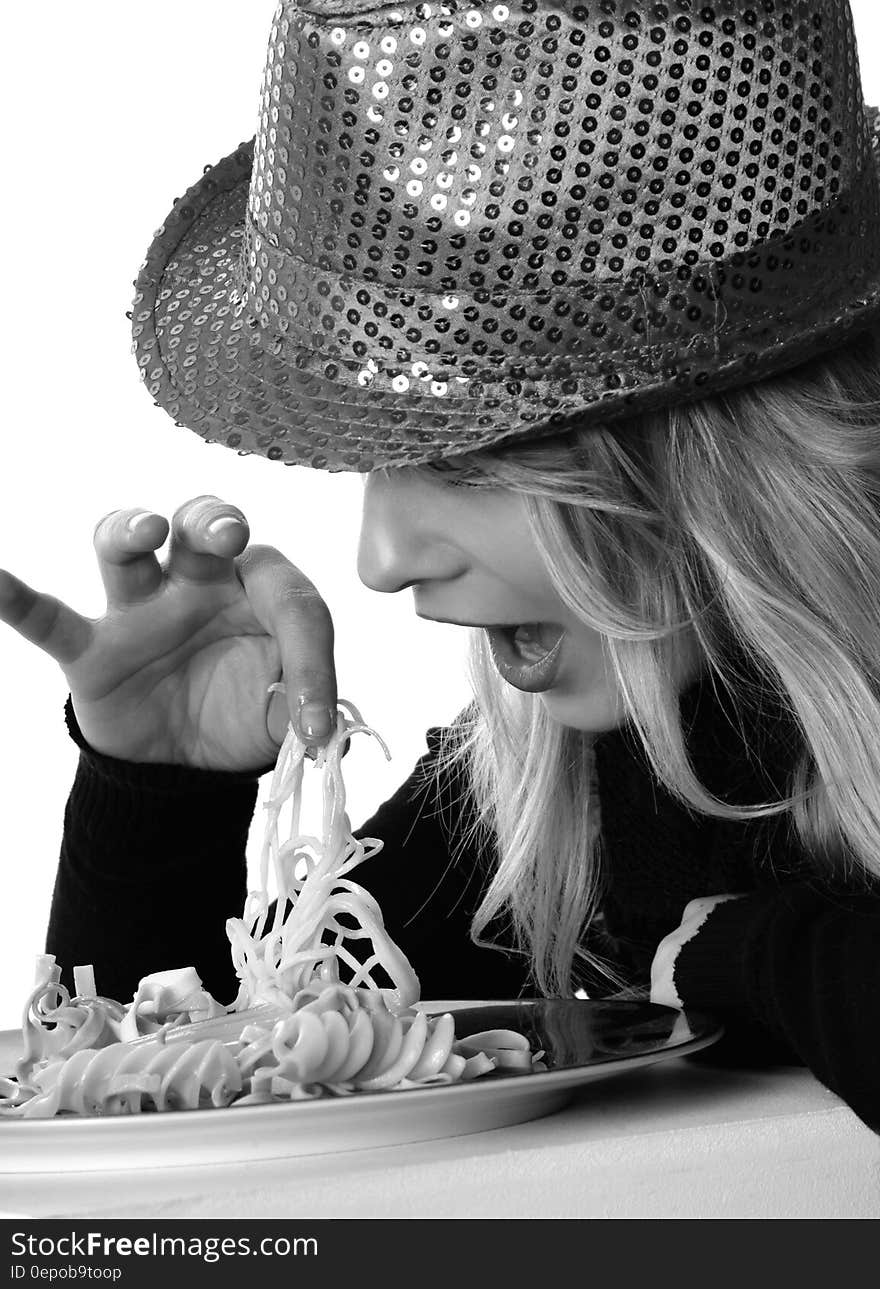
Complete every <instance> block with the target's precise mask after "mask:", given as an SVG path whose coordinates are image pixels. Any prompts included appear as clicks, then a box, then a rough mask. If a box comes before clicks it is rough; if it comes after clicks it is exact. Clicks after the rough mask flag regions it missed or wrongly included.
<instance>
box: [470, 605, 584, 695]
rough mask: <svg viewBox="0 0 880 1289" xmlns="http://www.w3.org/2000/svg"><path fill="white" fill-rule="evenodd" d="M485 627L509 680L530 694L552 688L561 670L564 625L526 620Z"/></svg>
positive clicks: (496, 658)
mask: <svg viewBox="0 0 880 1289" xmlns="http://www.w3.org/2000/svg"><path fill="white" fill-rule="evenodd" d="M485 630H486V635H487V637H488V640H489V646H490V648H491V650H492V657H493V660H494V662H495V666H496V667H497V669H498V672H499V674H500V675H501V676H502V677H503V679H504V680H506V681H507V682H508V684H510V685H513V686H514V687H515V688H516V689H521V690H523V691H524V692H525V693H531V694H536V693H541V692H542V691H544V690H546V689H550V687H551V686H552V685H553V683H554V681H555V679H556V675H557V672H558V670H559V664H560V661H561V656H562V643H563V640H564V639H565V631H564V628H562V627H560V626H557V625H556V624H555V623H552V622H524V623H520V624H518V625H515V626H493V627H486V629H485Z"/></svg>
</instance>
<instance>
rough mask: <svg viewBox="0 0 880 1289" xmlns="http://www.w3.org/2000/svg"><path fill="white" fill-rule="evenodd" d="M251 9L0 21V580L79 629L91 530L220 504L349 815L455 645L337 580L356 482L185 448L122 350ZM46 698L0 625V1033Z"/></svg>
mask: <svg viewBox="0 0 880 1289" xmlns="http://www.w3.org/2000/svg"><path fill="white" fill-rule="evenodd" d="M852 8H853V13H854V16H855V21H856V27H857V30H858V34H859V41H860V48H861V57H862V80H863V85H864V89H865V95H866V98H867V99H868V101H869V102H871V103H878V102H880V57H877V56H876V55H875V50H876V49H877V42H878V36H880V17H878V15H877V13H876V3H875V0H853V3H852ZM274 9H275V0H152V3H151V4H150V5H149V6H145V5H135V4H119V3H111V2H110V0H104V2H103V3H97V2H96V0H92V3H90V4H89V3H81V4H76V5H69V4H66V3H63V0H48V2H47V3H44V4H40V5H14V6H11V5H10V6H7V7H6V10H5V12H4V15H3V63H2V75H0V103H2V122H3V124H2V130H3V153H4V156H3V163H4V167H3V168H4V182H3V190H4V201H3V202H2V205H0V221H2V241H0V246H2V260H0V271H2V275H3V288H4V289H3V294H2V298H0V328H2V354H3V374H2V379H3V392H2V426H0V435H2V438H0V443H2V456H0V471H2V474H0V565H2V566H4V567H6V568H8V569H10V570H11V571H13V572H15V573H16V574H18V576H20V577H22V578H24V579H25V580H26V581H27V582H29V583H30V584H31V585H33V586H36V587H39V588H41V589H44V590H47V591H50V592H52V593H53V594H55V595H58V596H60V597H61V598H63V599H65V600H66V601H67V602H68V603H70V604H72V605H74V606H75V607H76V608H77V609H79V610H80V611H81V612H83V613H86V614H88V615H89V616H94V617H97V616H99V615H100V613H101V612H102V609H103V592H102V588H101V583H100V579H99V577H98V574H97V570H96V567H95V564H94V560H93V558H92V549H91V538H92V530H93V528H94V525H95V523H96V522H97V520H98V519H99V518H100V517H101V516H102V515H104V514H105V513H107V512H108V511H110V510H114V509H116V508H118V507H122V506H144V507H149V508H151V509H154V510H158V511H160V512H161V513H164V514H167V515H169V516H170V514H171V512H172V511H173V510H174V509H175V508H176V507H177V506H178V505H179V504H180V503H181V502H182V501H183V500H185V499H186V498H187V497H191V496H195V495H197V494H199V493H214V494H216V495H217V496H220V497H225V498H228V499H229V500H232V501H234V502H235V503H236V504H237V505H239V506H241V507H242V509H243V510H244V512H245V513H246V514H247V515H248V517H249V519H250V522H251V527H252V534H253V540H254V541H258V542H268V543H271V544H273V545H276V546H278V547H279V548H280V549H281V550H283V551H284V552H285V553H286V554H287V555H288V556H289V557H290V558H291V559H293V560H294V561H295V562H299V563H301V564H302V566H303V567H304V568H305V570H306V571H307V572H308V574H309V576H310V577H311V578H312V579H313V581H315V582H316V583H317V585H318V586H319V587H320V589H321V591H322V593H323V594H324V597H325V599H326V600H327V602H328V603H329V605H330V607H331V610H332V612H333V615H334V619H335V622H336V629H337V642H338V643H337V670H338V675H339V685H340V693H341V694H342V695H343V697H349V698H352V699H353V701H354V702H356V703H357V704H358V705H359V706H360V707H361V709H362V711H363V712H364V715H365V716H366V718H367V720H368V721H372V722H373V723H374V724H375V725H376V726H378V728H379V729H380V731H381V733H382V734H383V735H384V736H385V737H386V739H387V741H388V742H389V744H390V746H391V749H392V752H393V754H394V760H393V762H392V764H391V765H386V764H385V762H384V760H383V758H382V756H381V753H380V751H379V750H378V748H377V747H372V746H369V745H368V744H367V743H366V741H362V745H361V746H360V747H359V748H358V747H356V750H355V752H354V753H353V755H352V757H351V758H350V759H349V761H348V762H347V766H348V775H347V780H348V789H349V800H350V804H351V814H352V818H353V819H354V821H355V822H360V821H361V820H362V819H363V818H365V817H366V815H367V814H368V813H369V812H370V811H371V810H372V808H373V807H374V806H375V805H376V804H377V803H378V802H379V801H380V800H382V799H383V798H384V797H385V796H387V795H388V794H389V793H390V792H391V791H392V790H393V789H394V787H396V785H397V784H398V783H399V782H400V781H401V780H402V779H403V778H404V777H405V775H406V773H407V772H408V770H409V768H410V766H411V765H412V763H413V761H414V760H415V758H416V757H417V756H418V755H419V754H420V752H421V751H422V750H423V747H424V730H425V728H426V727H427V726H428V725H431V724H438V723H441V722H443V721H446V720H448V719H450V717H451V716H452V715H454V713H455V712H456V711H457V710H458V709H459V708H460V707H461V706H462V705H463V703H464V702H465V701H466V698H467V687H466V683H465V680H464V676H463V669H462V662H463V657H464V644H465V640H464V633H463V632H462V631H460V630H459V629H457V628H454V627H444V626H438V625H433V624H429V623H424V622H420V621H419V620H418V619H416V618H415V616H414V615H413V613H412V609H411V604H410V601H409V596H408V595H401V596H396V597H385V596H378V595H375V594H373V593H372V592H369V591H367V590H365V589H364V588H363V587H362V586H361V585H360V583H359V582H358V580H357V576H356V573H355V568H354V558H355V550H356V541H357V529H358V516H359V508H360V495H361V483H360V481H359V479H357V478H356V477H354V476H341V475H334V476H329V475H324V474H321V473H319V472H316V471H310V470H305V469H302V470H300V469H293V470H291V469H286V468H284V467H283V466H281V465H279V464H276V463H272V462H268V461H266V460H264V459H263V458H259V457H248V458H240V457H238V456H236V454H235V453H234V452H231V451H229V450H228V449H226V448H221V447H219V446H207V445H205V444H204V443H203V442H202V440H201V439H200V438H198V436H197V435H195V434H193V433H191V432H190V431H187V430H179V429H176V428H175V427H174V424H173V422H172V420H171V418H170V417H168V416H167V414H166V413H164V412H162V411H160V410H158V409H156V408H155V407H153V405H152V400H151V399H150V398H149V396H148V395H147V393H146V391H145V390H144V389H143V388H142V387H141V385H140V382H139V380H138V377H137V370H136V366H135V363H134V361H133V359H132V358H131V357H130V354H129V325H130V324H129V321H128V319H127V318H126V316H125V313H126V310H127V309H128V308H129V307H130V303H131V295H132V280H133V278H134V277H135V275H136V273H137V271H138V268H139V265H140V263H141V261H142V259H143V257H144V253H145V251H146V248H147V246H148V244H149V241H150V239H151V236H152V233H153V231H154V230H155V229H156V228H158V226H159V225H160V224H161V223H162V222H163V220H164V218H165V216H166V215H167V213H168V212H169V210H170V208H171V206H172V203H173V201H174V199H175V198H176V197H178V196H180V195H182V193H183V192H184V191H185V190H186V189H187V188H188V187H190V186H191V184H193V183H194V182H195V181H196V179H197V178H198V177H199V175H200V174H201V172H202V169H203V167H204V166H205V165H206V164H207V163H209V162H210V163H213V162H216V161H217V160H219V159H220V158H221V157H223V156H225V155H226V154H227V153H229V152H232V151H233V150H234V149H235V147H236V146H237V144H238V143H239V142H241V141H243V140H247V139H249V138H250V137H251V136H252V135H253V134H254V132H255V129H256V117H257V108H258V103H259V89H260V81H261V76H262V70H263V62H264V57H265V50H266V40H267V36H268V32H269V27H270V23H271V18H272V15H273V13H274ZM66 694H67V687H66V684H65V681H64V678H63V676H62V674H61V672H60V671H59V670H58V668H57V667H56V666H55V664H54V663H53V662H52V661H51V660H50V659H49V658H47V657H45V656H44V655H42V654H40V653H39V652H38V651H37V650H35V649H34V648H33V647H32V646H30V645H28V644H26V643H24V642H23V641H21V640H20V639H19V638H18V637H17V636H16V635H15V634H14V633H13V632H12V631H11V630H10V629H9V628H6V627H4V626H3V625H2V624H0V734H2V737H0V793H2V800H0V865H2V868H0V873H2V877H0V883H2V885H0V891H2V895H0V1028H5V1027H10V1026H13V1025H15V1024H17V1021H18V1015H19V1011H20V1005H21V1001H22V999H23V998H24V996H25V995H26V993H27V991H28V989H29V987H30V981H31V977H32V971H33V958H34V955H35V954H37V953H39V952H40V951H41V950H42V947H43V936H44V932H45V924H46V917H47V912H48V907H49V899H50V894H51V889H52V883H53V880H54V872H55V865H56V861H57V856H58V847H59V841H60V836H61V827H62V816H63V811H64V803H65V801H66V798H67V794H68V791H69V788H70V784H71V782H72V779H73V774H74V770H75V766H76V758H77V752H76V749H75V747H74V745H73V744H72V743H71V742H70V740H69V739H68V737H67V735H66V733H65V730H64V725H63V719H62V707H63V703H64V699H65V697H66ZM255 831H256V830H252V841H251V847H250V850H249V853H250V854H251V855H253V853H254V845H253V843H254V840H256V838H255V835H254V834H255ZM119 862H120V864H121V865H124V864H125V856H124V855H120V857H119ZM171 899H173V892H169V901H170V900H171Z"/></svg>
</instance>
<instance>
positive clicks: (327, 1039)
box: [0, 685, 543, 1118]
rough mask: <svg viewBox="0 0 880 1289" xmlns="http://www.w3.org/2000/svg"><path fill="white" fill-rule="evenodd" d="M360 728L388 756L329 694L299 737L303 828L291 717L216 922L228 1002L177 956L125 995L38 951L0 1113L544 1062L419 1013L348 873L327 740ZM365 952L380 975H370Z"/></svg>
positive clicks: (394, 1085) (379, 1083) (223, 1102)
mask: <svg viewBox="0 0 880 1289" xmlns="http://www.w3.org/2000/svg"><path fill="white" fill-rule="evenodd" d="M282 688H283V686H281V685H277V686H273V689H282ZM360 732H363V733H366V734H371V735H373V736H374V737H376V738H377V739H378V741H379V742H380V743H381V745H382V747H383V749H384V751H385V754H386V756H387V755H388V749H387V748H386V747H385V744H384V743H382V740H381V739H380V738H379V736H378V735H377V734H376V732H375V731H374V730H372V729H370V728H369V727H368V726H367V725H365V723H364V721H363V719H362V718H361V716H360V713H359V712H358V711H357V709H356V708H355V707H354V706H353V705H352V704H350V703H346V702H344V701H342V700H340V704H339V710H338V711H337V723H336V731H335V733H334V735H333V737H332V738H331V740H330V742H329V744H328V745H327V747H326V748H324V749H323V750H321V751H320V752H318V753H317V754H313V759H314V763H315V766H316V768H317V769H318V771H319V772H320V774H321V776H322V778H321V790H322V812H323V818H322V827H321V835H320V836H314V835H307V834H304V833H302V832H301V831H300V829H301V811H302V789H303V776H304V769H305V766H306V765H307V764H308V763H309V762H310V760H311V759H312V758H310V757H309V754H308V749H307V747H306V745H305V744H304V743H302V742H301V741H300V740H299V739H298V737H297V735H296V733H295V730H294V728H293V726H292V725H291V726H290V727H289V728H288V732H287V736H286V738H285V740H284V743H283V744H282V747H281V750H280V752H279V755H278V761H277V764H276V767H275V771H274V774H273V777H272V782H271V786H270V790H269V794H268V799H267V801H266V803H265V808H266V811H267V824H266V831H265V836H264V841H263V848H262V854H261V863H260V887H259V889H258V890H256V891H252V892H250V894H249V895H248V897H247V900H246V902H245V908H244V911H243V914H242V916H241V918H231V919H230V920H229V922H228V923H227V932H228V935H229V940H230V944H231V948H232V960H233V963H234V965H235V969H236V973H237V975H238V978H239V981H240V986H239V990H238V995H237V997H236V998H235V1000H234V1002H233V1003H232V1004H231V1005H229V1006H224V1005H222V1004H220V1003H218V1002H217V1001H216V999H214V998H212V997H211V995H210V994H209V993H208V992H207V990H206V989H205V988H204V987H203V985H202V982H201V980H200V978H199V976H198V973H197V972H196V970H195V969H194V968H192V967H186V968H182V969H179V970H173V971H160V972H156V973H154V974H152V975H149V976H145V977H144V978H143V979H142V980H141V981H140V983H139V985H138V988H137V991H136V992H135V995H134V998H133V999H132V1001H131V1002H130V1003H128V1004H127V1005H124V1004H122V1003H120V1002H117V1001H116V1000H114V999H109V998H104V997H101V996H100V995H99V994H98V993H97V990H96V987H95V979H94V973H93V971H92V968H91V967H76V968H75V969H74V994H73V996H71V994H70V992H69V990H67V989H66V988H65V986H64V985H62V984H61V980H60V976H61V971H60V967H59V966H58V964H57V963H56V962H55V959H54V957H52V956H51V955H43V956H42V957H40V958H39V959H38V962H37V976H36V983H35V987H34V990H33V992H32V993H31V995H30V997H29V998H28V1000H27V1004H26V1006H25V1012H24V1017H23V1024H22V1036H23V1051H22V1055H21V1058H20V1059H19V1061H18V1062H17V1064H16V1067H15V1070H14V1071H13V1073H12V1076H11V1077H9V1078H2V1077H0V1115H7V1116H15V1117H20V1118H48V1117H52V1116H55V1115H60V1116H65V1115H119V1114H136V1113H139V1112H141V1111H167V1110H195V1109H205V1108H219V1107H224V1106H232V1107H238V1106H247V1105H255V1104H260V1103H264V1102H281V1101H298V1100H308V1099H312V1098H315V1097H321V1096H327V1095H331V1096H345V1095H348V1094H351V1093H357V1092H384V1091H399V1090H404V1089H409V1088H416V1087H423V1086H426V1085H429V1084H436V1083H452V1082H457V1081H459V1080H464V1079H473V1078H477V1077H479V1076H481V1075H484V1074H488V1073H490V1072H492V1071H494V1070H507V1071H511V1072H517V1073H529V1072H531V1071H533V1070H534V1069H540V1068H543V1066H542V1065H541V1064H540V1057H541V1056H542V1055H543V1053H540V1052H538V1053H534V1054H533V1053H532V1052H531V1051H530V1048H529V1043H528V1040H527V1039H526V1038H525V1037H523V1036H522V1035H520V1034H517V1033H515V1032H513V1031H510V1030H493V1031H485V1032H483V1033H480V1034H473V1035H470V1036H468V1037H467V1038H462V1039H457V1038H456V1036H455V1023H454V1019H453V1016H452V1015H451V1014H449V1013H447V1014H444V1015H439V1016H431V1017H429V1016H427V1015H426V1014H425V1013H424V1012H423V1011H420V1010H418V1009H417V1008H416V1007H415V1006H414V1004H415V1003H416V1002H418V999H419V982H418V979H417V977H416V975H415V972H414V971H413V969H412V967H411V965H410V963H409V961H408V960H407V958H406V956H405V955H404V954H403V953H402V951H401V950H400V949H399V948H398V947H397V945H396V944H394V942H393V941H392V940H391V938H390V936H389V935H388V933H387V931H386V929H385V925H384V922H383V920H382V914H381V911H380V909H379V906H378V904H377V903H376V901H375V900H374V899H373V898H372V896H370V895H369V894H368V892H367V891H365V890H364V888H363V887H362V886H359V885H358V884H357V883H356V882H353V881H352V880H351V878H350V876H349V875H350V873H351V872H352V870H353V869H354V868H356V866H357V865H358V864H360V863H362V862H363V860H365V859H367V858H369V857H371V856H373V855H375V854H377V853H378V851H379V850H381V847H382V843H381V842H380V841H378V840H376V839H372V838H366V839H363V840H359V839H357V838H355V837H354V836H353V835H352V831H351V824H350V821H349V818H348V815H347V814H346V811H345V789H344V785H343V780H342V768H341V765H342V757H343V754H344V752H345V750H346V747H347V745H348V742H349V740H350V739H351V737H352V735H353V734H355V733H360ZM285 810H289V812H290V820H289V827H288V835H287V838H286V840H284V841H282V840H281V821H282V814H283V812H284V811H285ZM273 886H274V890H275V900H274V904H273V900H272V896H271V894H270V892H271V890H272V888H273ZM356 947H357V949H358V950H359V951H358V952H355V948H356ZM380 969H381V971H382V972H383V973H384V976H385V978H386V979H387V980H388V981H390V982H391V983H390V985H384V986H383V985H382V984H380V983H379V979H378V973H379V971H380Z"/></svg>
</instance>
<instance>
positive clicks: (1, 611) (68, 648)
mask: <svg viewBox="0 0 880 1289" xmlns="http://www.w3.org/2000/svg"><path fill="white" fill-rule="evenodd" d="M0 620H2V621H3V622H6V623H8V624H9V626H11V627H12V628H13V629H14V630H15V631H17V632H18V634H19V635H20V636H23V637H24V638H25V640H30V642H31V644H35V645H36V646H37V648H38V649H42V650H43V651H44V652H45V653H47V654H49V656H50V657H52V658H54V659H55V661H56V662H58V663H60V664H61V665H62V666H65V665H66V664H68V663H71V662H75V661H76V660H77V658H79V657H80V655H81V654H82V653H84V652H85V650H86V649H87V648H88V646H89V643H90V641H91V639H92V629H93V628H92V623H91V622H90V621H89V620H88V619H87V618H83V617H80V615H79V614H78V613H75V612H74V610H73V609H70V608H68V606H67V605H66V604H63V603H62V602H61V600H56V599H55V597H54V596H51V595H43V593H42V592H40V591H35V590H33V588H32V587H30V586H27V585H26V584H25V583H24V582H21V581H19V579H18V578H17V577H13V575H12V574H11V573H7V572H6V571H5V570H4V569H0Z"/></svg>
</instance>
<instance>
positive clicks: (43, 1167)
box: [0, 999, 722, 1174]
mask: <svg viewBox="0 0 880 1289" xmlns="http://www.w3.org/2000/svg"><path fill="white" fill-rule="evenodd" d="M421 1009H422V1010H423V1011H426V1012H428V1014H429V1015H436V1014H438V1013H440V1012H443V1011H454V1013H455V1033H456V1037H458V1038H464V1037H466V1036H467V1035H469V1034H476V1033H478V1032H479V1031H481V1030H485V1029H514V1030H518V1031H519V1032H520V1033H521V1034H525V1035H526V1037H527V1038H528V1039H529V1041H530V1043H531V1045H532V1047H533V1048H543V1049H544V1052H545V1053H546V1055H545V1057H544V1060H545V1063H546V1064H547V1066H548V1067H549V1068H548V1069H547V1070H546V1072H542V1073H538V1074H525V1075H523V1074H505V1073H496V1074H491V1075H486V1076H484V1077H482V1078H479V1079H475V1080H473V1081H471V1082H467V1083H449V1084H441V1085H429V1086H427V1087H423V1088H413V1089H410V1090H407V1091H403V1092H363V1093H356V1094H354V1095H352V1096H349V1097H327V1098H321V1099H319V1100H315V1101H297V1102H288V1103H281V1104H269V1105H256V1106H242V1108H241V1109H238V1110H237V1109H235V1108H234V1107H228V1108H226V1109H224V1110H220V1111H217V1110H179V1111H174V1112H171V1113H167V1114H149V1113H148V1114H136V1115H120V1116H108V1117H107V1118H100V1119H99V1118H93V1119H76V1118H69V1119H0V1173H3V1174H10V1173H18V1174H21V1173H44V1172H53V1173H57V1172H96V1171H102V1170H119V1169H130V1168H131V1167H133V1166H136V1167H137V1168H166V1167H175V1166H177V1167H184V1166H190V1167H192V1166H194V1165H195V1166H199V1165H204V1164H219V1163H239V1162H245V1161H252V1160H261V1159H285V1158H291V1157H294V1156H297V1155H322V1154H329V1153H333V1152H335V1151H348V1150H366V1149H370V1148H375V1147H379V1146H393V1145H402V1144H404V1143H407V1142H413V1141H430V1140H434V1139H437V1138H440V1137H459V1136H465V1135H467V1134H468V1133H472V1132H484V1131H486V1130H488V1129H491V1128H503V1127H508V1126H509V1125H511V1124H515V1123H525V1122H526V1121H527V1120H530V1119H540V1118H542V1117H543V1116H544V1115H548V1114H552V1113H553V1112H554V1111H556V1110H559V1109H561V1108H562V1106H564V1105H565V1104H566V1103H567V1102H568V1101H569V1100H570V1099H571V1098H572V1096H573V1095H574V1094H575V1092H576V1091H577V1089H578V1088H580V1087H582V1086H583V1085H584V1084H587V1083H590V1082H593V1081H595V1080H598V1079H607V1078H611V1077H614V1076H617V1075H622V1074H626V1073H628V1072H629V1071H631V1070H637V1069H641V1068H643V1067H644V1066H646V1065H652V1064H655V1063H656V1062H658V1061H664V1060H669V1059H670V1058H677V1057H680V1056H685V1055H688V1054H689V1053H691V1052H696V1051H699V1050H700V1049H701V1048H703V1047H707V1046H708V1045H709V1044H710V1043H713V1042H715V1041H716V1039H718V1038H720V1037H721V1033H722V1030H721V1027H720V1026H719V1025H718V1024H716V1022H715V1021H713V1020H711V1019H709V1018H708V1017H706V1016H702V1015H697V1014H695V1013H693V1012H687V1013H684V1012H679V1011H675V1010H674V1009H672V1008H670V1007H660V1006H656V1005H654V1004H652V1003H645V1002H616V1001H614V1002H612V1001H602V1000H583V1001H582V1000H580V999H572V1000H569V999H549V1000H547V999H539V1000H529V999H520V1000H518V1001H515V1002H479V1003H477V1002H455V1003H443V1004H439V1003H427V1002H426V1003H422V1004H421ZM20 1043H21V1036H20V1034H19V1032H18V1031H17V1030H16V1031H6V1032H5V1033H0V1070H8V1069H11V1067H12V1065H13V1064H14V1062H15V1059H16V1057H17V1055H18V1052H19V1050H20Z"/></svg>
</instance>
